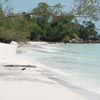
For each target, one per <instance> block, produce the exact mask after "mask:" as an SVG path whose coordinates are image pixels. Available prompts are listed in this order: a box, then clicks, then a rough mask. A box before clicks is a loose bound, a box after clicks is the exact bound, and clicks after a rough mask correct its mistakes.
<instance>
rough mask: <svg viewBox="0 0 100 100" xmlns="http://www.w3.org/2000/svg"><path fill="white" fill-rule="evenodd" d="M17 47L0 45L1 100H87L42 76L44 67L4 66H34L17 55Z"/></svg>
mask: <svg viewBox="0 0 100 100" xmlns="http://www.w3.org/2000/svg"><path fill="white" fill-rule="evenodd" d="M16 49H17V45H11V44H3V43H0V75H1V76H0V100H87V99H86V98H85V97H83V96H81V95H79V94H77V93H75V92H73V91H72V90H70V89H69V88H67V87H64V86H62V85H60V84H58V83H57V82H55V81H53V80H51V79H49V78H48V77H46V76H44V75H42V72H43V71H44V70H43V68H42V67H40V66H38V64H37V65H36V66H37V67H36V68H27V69H26V70H24V71H23V70H21V69H22V68H20V67H18V68H6V67H4V66H3V65H10V64H13V65H15V64H17V65H34V64H35V62H29V61H26V60H25V59H23V58H21V57H19V56H18V55H16Z"/></svg>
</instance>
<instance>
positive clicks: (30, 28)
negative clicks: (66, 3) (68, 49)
mask: <svg viewBox="0 0 100 100" xmlns="http://www.w3.org/2000/svg"><path fill="white" fill-rule="evenodd" d="M10 12H11V11H10ZM31 12H32V13H34V14H33V15H26V16H18V17H11V18H8V19H6V20H2V21H0V41H1V42H10V41H12V40H14V41H18V42H20V41H27V40H37V41H50V42H69V40H72V39H77V38H81V39H82V40H85V41H86V40H89V39H91V37H96V35H97V32H96V30H95V25H94V24H93V23H92V22H91V21H85V22H84V23H83V24H80V23H78V22H76V21H74V19H75V17H74V15H73V14H71V13H65V12H64V11H63V6H62V5H61V4H56V5H54V6H50V5H48V4H47V3H43V2H42V3H39V4H38V6H37V7H36V8H34V9H33V10H32V11H31ZM24 13H25V12H24ZM7 14H8V16H9V15H14V13H13V12H12V13H7ZM0 16H3V17H5V16H6V14H5V13H4V11H3V10H2V6H1V8H0Z"/></svg>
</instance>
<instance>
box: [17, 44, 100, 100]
mask: <svg viewBox="0 0 100 100" xmlns="http://www.w3.org/2000/svg"><path fill="white" fill-rule="evenodd" d="M18 52H19V54H20V55H21V56H23V57H24V58H25V59H27V60H29V61H31V62H37V63H40V64H41V65H42V66H45V68H47V69H48V70H49V71H48V72H47V73H49V74H48V75H49V77H50V75H51V78H52V79H55V80H56V81H58V82H59V83H60V84H62V85H64V86H67V87H69V88H70V89H72V90H73V91H75V92H78V93H80V94H82V95H85V96H87V97H88V96H90V97H89V100H100V98H99V97H98V96H100V44H92V43H90V44H62V43H61V44H60V43H59V44H47V45H26V46H22V47H20V48H19V49H18ZM50 72H51V73H52V74H50ZM53 73H54V74H53ZM92 94H93V95H94V96H93V95H92ZM97 95H98V96H97Z"/></svg>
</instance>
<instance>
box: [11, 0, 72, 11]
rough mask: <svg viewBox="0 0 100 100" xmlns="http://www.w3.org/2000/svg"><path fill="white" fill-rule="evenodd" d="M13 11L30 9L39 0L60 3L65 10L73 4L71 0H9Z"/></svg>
mask: <svg viewBox="0 0 100 100" xmlns="http://www.w3.org/2000/svg"><path fill="white" fill-rule="evenodd" d="M9 1H10V5H11V6H12V7H13V9H14V12H22V11H30V10H32V9H33V8H34V7H36V6H37V5H38V3H40V2H46V3H48V4H50V5H54V4H57V3H61V4H62V5H64V6H65V7H64V9H65V10H67V11H68V10H69V9H70V7H71V5H72V4H73V0H9Z"/></svg>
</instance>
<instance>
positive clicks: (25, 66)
mask: <svg viewBox="0 0 100 100" xmlns="http://www.w3.org/2000/svg"><path fill="white" fill-rule="evenodd" d="M4 67H24V68H36V66H35V65H4Z"/></svg>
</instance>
